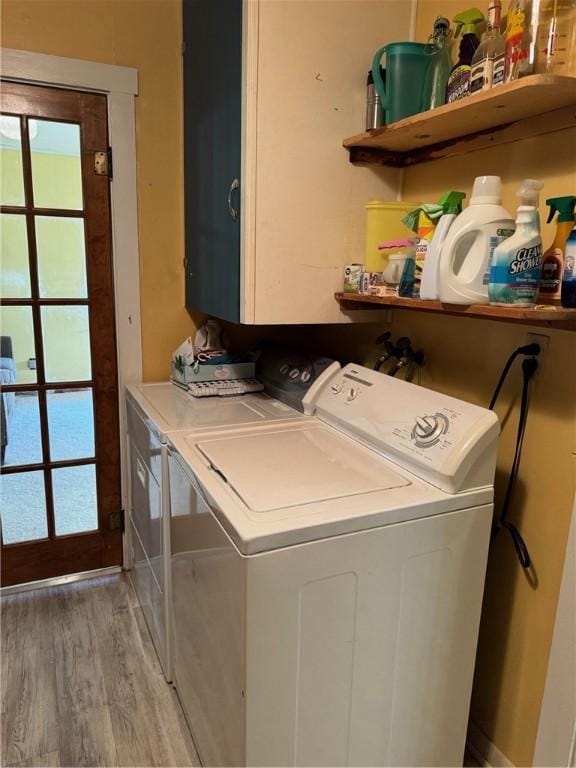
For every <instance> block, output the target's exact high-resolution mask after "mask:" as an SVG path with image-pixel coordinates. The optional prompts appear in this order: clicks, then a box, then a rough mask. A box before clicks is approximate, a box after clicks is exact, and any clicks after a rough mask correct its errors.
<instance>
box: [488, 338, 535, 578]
mask: <svg viewBox="0 0 576 768" xmlns="http://www.w3.org/2000/svg"><path fill="white" fill-rule="evenodd" d="M539 354H540V345H539V344H536V343H534V344H526V345H525V346H523V347H518V349H516V350H514V352H513V353H512V354H511V355H510V357H509V358H508V360H507V362H506V365H505V366H504V368H503V370H502V374H501V376H500V380H499V381H498V384H497V385H496V389H495V390H494V394H493V395H492V399H491V400H490V406H489V408H490V410H494V406H495V405H496V401H497V400H498V395H499V394H500V390H501V389H502V386H503V384H504V382H505V381H506V378H507V376H508V374H509V372H510V369H511V368H512V365H513V364H514V361H515V360H516V358H517V357H518V356H519V355H524V356H525V359H524V360H523V361H522V396H521V400H520V413H519V416H518V430H517V432H516V447H515V450H514V460H513V461H512V467H511V469H510V475H509V477H508V485H507V487H506V493H505V495H504V501H503V503H502V509H501V510H500V514H499V516H498V519H497V520H496V521H495V523H494V525H493V527H492V536H491V541H494V539H495V538H496V536H497V535H498V532H499V531H500V529H501V528H504V529H505V530H507V531H508V533H509V534H510V536H511V538H512V543H513V544H514V549H515V550H516V555H517V557H518V560H519V561H520V565H521V566H522V568H525V569H528V568H530V566H531V564H532V561H531V559H530V553H529V551H528V547H527V546H526V542H525V541H524V539H523V538H522V535H521V534H520V531H519V530H518V528H517V527H516V526H515V525H514V523H511V522H510V521H509V520H508V510H509V508H510V502H511V500H512V496H513V493H514V488H515V486H516V480H517V478H518V470H519V467H520V459H521V456H522V445H523V443H524V434H525V432H526V422H527V421H528V407H529V400H530V397H529V396H530V381H531V380H532V378H533V377H534V374H535V373H536V370H537V369H538V360H537V359H536V355H539Z"/></svg>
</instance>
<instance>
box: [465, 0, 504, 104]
mask: <svg viewBox="0 0 576 768" xmlns="http://www.w3.org/2000/svg"><path fill="white" fill-rule="evenodd" d="M501 15H502V0H490V5H489V7H488V23H487V26H486V32H485V33H484V34H483V35H482V40H481V41H480V45H479V46H478V48H477V49H476V53H475V54H474V58H473V59H472V69H471V72H470V92H471V93H476V92H477V91H486V90H488V89H489V88H492V87H494V86H496V85H501V84H502V83H503V82H504V66H505V61H506V43H505V40H504V36H503V35H502V33H501V32H500V17H501Z"/></svg>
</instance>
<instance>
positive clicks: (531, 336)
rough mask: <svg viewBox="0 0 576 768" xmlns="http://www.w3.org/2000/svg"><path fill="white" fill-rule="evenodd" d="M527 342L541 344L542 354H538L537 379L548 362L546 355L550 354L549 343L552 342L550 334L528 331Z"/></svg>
mask: <svg viewBox="0 0 576 768" xmlns="http://www.w3.org/2000/svg"><path fill="white" fill-rule="evenodd" d="M524 343H525V344H539V345H540V354H539V355H538V356H537V360H538V369H537V370H536V374H535V379H538V378H539V377H540V371H542V369H543V368H544V366H545V364H546V357H547V355H548V345H549V343H550V336H546V335H545V334H543V333H527V334H526V341H525V342H524Z"/></svg>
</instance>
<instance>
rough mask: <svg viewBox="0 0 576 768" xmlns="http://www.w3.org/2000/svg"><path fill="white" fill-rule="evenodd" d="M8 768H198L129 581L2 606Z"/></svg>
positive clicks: (46, 593) (34, 595)
mask: <svg viewBox="0 0 576 768" xmlns="http://www.w3.org/2000/svg"><path fill="white" fill-rule="evenodd" d="M1 604H2V605H1V611H2V613H1V618H2V627H1V629H2V647H1V657H0V663H1V689H2V690H1V717H2V732H1V736H2V755H1V762H2V766H199V765H200V762H199V760H198V757H197V755H196V752H195V750H194V746H193V744H192V740H191V738H190V734H189V732H188V729H187V727H186V723H185V722H184V716H183V714H182V710H181V708H180V704H179V702H178V699H177V697H176V694H175V692H174V690H173V688H172V687H171V686H169V685H168V684H167V683H166V682H165V681H164V678H163V675H162V670H161V668H160V663H159V661H158V658H157V656H156V654H155V651H154V648H153V646H152V642H151V640H150V637H149V634H148V630H147V628H146V625H145V622H144V618H143V616H142V611H141V608H140V607H139V605H138V601H137V598H136V595H135V593H134V591H133V589H132V587H131V585H130V582H129V581H128V579H127V577H126V576H120V575H119V576H108V577H105V578H98V579H92V580H89V581H82V582H78V583H77V584H69V585H66V586H61V587H54V588H49V589H42V590H36V591H33V592H23V593H20V594H16V595H9V596H6V597H3V598H2V599H1Z"/></svg>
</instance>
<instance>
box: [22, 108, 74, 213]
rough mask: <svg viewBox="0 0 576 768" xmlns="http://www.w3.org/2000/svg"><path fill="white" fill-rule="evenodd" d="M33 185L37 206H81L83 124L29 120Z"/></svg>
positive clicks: (71, 207) (68, 207)
mask: <svg viewBox="0 0 576 768" xmlns="http://www.w3.org/2000/svg"><path fill="white" fill-rule="evenodd" d="M28 125H29V130H30V150H31V156H32V187H33V189H34V205H35V206H36V207H37V208H66V209H74V210H81V209H82V171H81V164H80V126H79V125H76V124H74V123H57V122H54V121H53V120H30V121H29V123H28Z"/></svg>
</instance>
